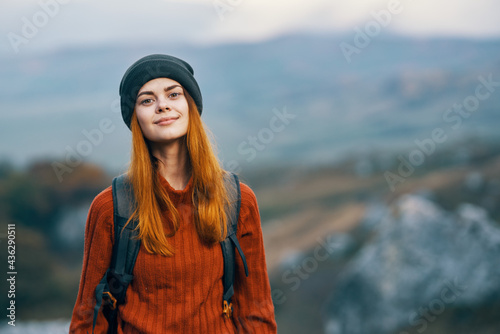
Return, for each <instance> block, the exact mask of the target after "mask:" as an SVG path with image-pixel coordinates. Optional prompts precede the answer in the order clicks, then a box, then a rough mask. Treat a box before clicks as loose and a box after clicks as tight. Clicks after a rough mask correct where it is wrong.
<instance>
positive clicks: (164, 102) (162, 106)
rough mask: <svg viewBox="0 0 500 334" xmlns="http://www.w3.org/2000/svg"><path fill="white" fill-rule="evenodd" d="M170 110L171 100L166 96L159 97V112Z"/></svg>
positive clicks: (157, 110)
mask: <svg viewBox="0 0 500 334" xmlns="http://www.w3.org/2000/svg"><path fill="white" fill-rule="evenodd" d="M168 110H170V106H169V101H168V99H166V98H164V97H160V98H158V107H157V109H156V112H157V113H161V112H165V111H168Z"/></svg>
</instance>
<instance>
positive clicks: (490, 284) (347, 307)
mask: <svg viewBox="0 0 500 334" xmlns="http://www.w3.org/2000/svg"><path fill="white" fill-rule="evenodd" d="M361 228H363V229H365V231H366V230H369V231H370V233H371V235H372V237H371V238H370V239H369V241H368V242H367V243H366V244H365V245H364V246H363V247H362V248H361V249H360V250H359V252H358V253H357V254H356V255H355V257H354V258H353V259H352V261H351V262H350V263H349V264H348V266H347V267H346V268H345V270H344V272H343V273H342V274H341V276H340V277H339V280H338V284H337V285H336V288H335V290H334V291H333V292H332V293H331V295H330V297H329V299H328V301H327V302H326V304H325V305H324V308H323V319H324V328H325V333H327V334H358V333H359V334H386V333H395V332H396V331H397V330H399V329H403V328H412V329H414V330H415V331H417V332H423V331H424V330H425V329H426V328H427V326H428V325H429V324H430V323H431V322H433V321H435V320H436V319H437V317H439V316H440V315H441V314H442V313H443V312H445V310H446V309H447V308H451V307H459V306H466V307H477V306H482V305H483V306H484V305H487V304H488V303H490V302H492V301H498V300H500V284H498V282H499V278H500V266H498V265H495V264H498V259H500V229H499V228H498V226H497V224H496V223H495V222H493V221H491V220H490V219H489V218H488V214H487V212H486V211H485V210H484V209H482V208H480V207H477V206H474V205H471V204H462V205H461V206H460V207H459V208H458V209H457V210H456V211H455V212H447V211H445V210H443V209H442V208H440V207H439V206H438V205H436V204H435V203H434V202H433V201H431V200H430V199H428V198H426V197H425V196H420V195H405V196H404V197H402V198H400V199H399V200H398V201H397V202H396V203H395V204H394V205H392V206H391V207H381V206H377V207H374V208H373V209H372V210H368V216H367V217H366V220H365V222H364V224H363V225H362V226H361Z"/></svg>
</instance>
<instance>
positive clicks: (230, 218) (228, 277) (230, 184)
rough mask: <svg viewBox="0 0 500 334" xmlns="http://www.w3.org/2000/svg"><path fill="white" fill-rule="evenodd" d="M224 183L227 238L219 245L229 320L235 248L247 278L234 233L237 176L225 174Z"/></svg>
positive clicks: (237, 207) (237, 211)
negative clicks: (226, 194) (227, 198)
mask: <svg viewBox="0 0 500 334" xmlns="http://www.w3.org/2000/svg"><path fill="white" fill-rule="evenodd" d="M224 182H225V186H226V191H227V193H228V195H229V203H230V205H229V206H228V207H226V218H227V224H228V226H227V237H226V239H224V240H223V241H221V243H220V245H221V248H222V255H223V258H224V276H223V278H222V281H223V284H224V295H223V313H224V314H225V315H226V317H228V318H230V317H231V314H232V311H233V309H232V303H231V298H232V297H233V295H234V276H235V260H236V258H235V251H234V249H235V248H236V249H237V250H238V253H239V254H240V256H241V259H242V261H243V266H244V267H245V275H246V276H248V266H247V261H246V259H245V255H244V254H243V250H242V249H241V246H240V243H239V242H238V238H237V237H236V232H237V230H238V217H239V214H240V206H241V191H240V181H239V179H238V176H236V174H233V173H226V175H225V177H224Z"/></svg>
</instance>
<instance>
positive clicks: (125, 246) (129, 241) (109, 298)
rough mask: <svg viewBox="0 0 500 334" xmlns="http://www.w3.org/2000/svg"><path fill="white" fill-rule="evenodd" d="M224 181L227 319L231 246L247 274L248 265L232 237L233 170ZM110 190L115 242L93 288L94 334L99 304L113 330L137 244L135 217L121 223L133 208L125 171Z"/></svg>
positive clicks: (236, 199) (236, 195) (236, 188)
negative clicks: (103, 269) (106, 266)
mask: <svg viewBox="0 0 500 334" xmlns="http://www.w3.org/2000/svg"><path fill="white" fill-rule="evenodd" d="M224 183H225V186H226V190H227V192H228V195H229V199H230V201H229V202H230V206H229V207H227V208H226V216H227V223H228V227H227V237H226V239H224V240H222V241H221V242H220V245H221V249H222V255H223V259H224V276H223V278H222V281H223V285H224V294H223V296H222V313H223V314H224V315H225V316H226V317H227V318H230V317H231V315H232V312H233V307H232V303H231V297H232V296H233V294H234V288H233V283H234V275H235V251H234V248H235V247H236V249H237V250H238V253H239V254H240V256H241V259H242V260H243V265H244V267H245V275H246V276H248V267H247V262H246V259H245V255H244V254H243V251H242V249H241V247H240V244H239V242H238V239H237V237H236V231H237V225H238V216H239V212H240V204H241V192H240V183H239V180H238V177H237V176H236V175H235V174H233V173H226V174H225V176H224ZM112 193H113V213H114V214H113V221H114V234H115V239H114V240H115V242H114V244H113V255H112V257H111V264H110V267H109V268H108V270H107V271H106V273H105V274H104V277H103V278H102V279H101V281H100V282H99V284H98V285H97V287H96V289H95V297H96V304H95V307H94V319H93V322H92V334H93V333H94V328H95V325H96V321H97V315H98V313H99V309H100V308H101V306H103V310H102V311H103V314H104V316H105V318H106V320H107V321H108V324H109V327H108V334H114V333H116V331H117V326H118V324H117V314H118V305H121V304H124V303H125V294H126V292H127V287H128V285H129V284H130V282H131V281H132V280H133V278H134V276H133V275H132V271H133V269H134V265H135V260H136V258H137V254H138V253H139V248H140V243H141V242H140V240H139V239H138V238H135V237H136V236H137V234H138V232H137V230H135V228H136V227H137V224H138V222H137V220H135V219H134V220H131V221H130V223H129V224H128V225H127V226H125V224H126V222H127V221H128V219H129V217H130V216H131V215H132V213H133V211H134V208H135V200H134V193H133V189H132V185H131V184H130V183H129V180H128V176H127V174H122V175H120V176H117V177H115V178H114V179H113V183H112ZM124 226H125V227H124Z"/></svg>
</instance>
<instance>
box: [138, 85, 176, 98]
mask: <svg viewBox="0 0 500 334" xmlns="http://www.w3.org/2000/svg"><path fill="white" fill-rule="evenodd" d="M175 87H181V86H180V85H172V86H169V87H167V88H165V89H164V91H165V93H166V92H168V91H169V90H171V89H174V88H175ZM181 88H182V87H181ZM141 95H155V94H154V93H153V92H152V91H150V90H147V91H144V92H140V93H139V94H138V95H137V98H139V96H141Z"/></svg>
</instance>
